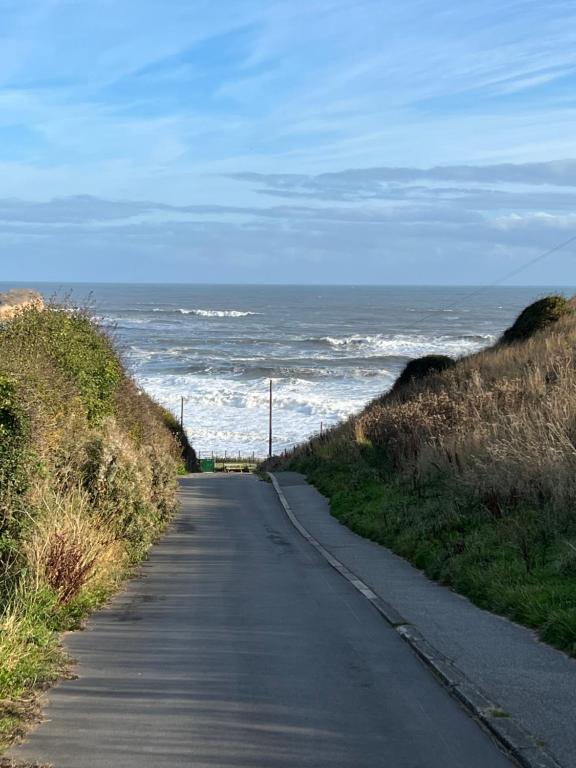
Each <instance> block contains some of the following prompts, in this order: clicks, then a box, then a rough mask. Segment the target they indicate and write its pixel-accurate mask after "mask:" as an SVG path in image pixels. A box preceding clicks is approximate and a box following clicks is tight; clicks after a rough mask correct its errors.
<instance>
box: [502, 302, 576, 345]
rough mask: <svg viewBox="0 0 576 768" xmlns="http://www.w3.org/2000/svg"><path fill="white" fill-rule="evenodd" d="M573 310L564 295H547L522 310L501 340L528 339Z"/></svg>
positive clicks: (511, 341) (507, 341)
mask: <svg viewBox="0 0 576 768" xmlns="http://www.w3.org/2000/svg"><path fill="white" fill-rule="evenodd" d="M571 311H572V307H571V305H570V302H569V301H568V300H567V299H565V298H564V297H563V296H546V297H545V298H543V299H540V300H539V301H535V302H534V303H533V304H530V306H528V307H526V309H524V310H522V312H521V313H520V314H519V315H518V317H517V319H516V320H515V322H514V323H513V324H512V325H511V326H510V328H507V329H506V330H505V331H504V333H503V334H502V338H501V339H500V341H501V343H502V344H512V343H513V342H517V341H526V340H527V339H530V338H531V337H532V336H534V334H535V333H538V332H539V331H542V330H543V329H544V328H548V327H549V326H551V325H553V324H554V323H556V322H558V320H560V318H561V317H564V316H565V315H567V314H569V313H570V312H571Z"/></svg>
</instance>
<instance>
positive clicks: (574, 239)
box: [415, 235, 576, 322]
mask: <svg viewBox="0 0 576 768" xmlns="http://www.w3.org/2000/svg"><path fill="white" fill-rule="evenodd" d="M572 243H576V235H572V237H569V238H568V240H564V241H562V242H561V243H558V244H557V245H554V246H552V248H548V250H546V251H544V252H543V253H539V254H538V256H534V258H532V259H529V260H528V261H526V262H525V263H524V264H521V265H520V266H519V267H515V268H514V269H511V270H510V272H507V273H506V274H505V275H502V277H499V278H498V279H497V280H494V281H493V282H491V283H487V284H486V285H481V286H480V287H479V288H476V289H475V290H473V291H470V293H467V294H465V295H464V296H460V298H459V299H457V300H456V301H454V302H452V303H451V304H447V305H446V306H444V307H441V308H440V309H435V310H433V311H431V312H427V313H426V314H424V315H422V316H421V317H418V318H415V319H416V321H417V322H419V321H420V320H426V319H427V318H429V317H435V316H436V314H437V313H438V312H445V311H446V310H448V309H454V307H457V306H458V305H459V304H460V303H461V302H463V301H467V300H468V299H472V298H474V297H475V296H478V295H479V294H480V293H483V291H486V290H488V289H489V288H495V287H496V286H497V285H500V284H501V283H504V282H506V280H509V279H510V278H511V277H515V276H516V275H519V274H520V273H521V272H524V270H526V269H529V268H530V267H532V266H534V264H537V263H538V262H539V261H543V260H544V259H546V258H547V257H548V256H551V255H552V254H553V253H557V252H558V251H561V250H562V249H563V248H567V247H568V246H569V245H571V244H572Z"/></svg>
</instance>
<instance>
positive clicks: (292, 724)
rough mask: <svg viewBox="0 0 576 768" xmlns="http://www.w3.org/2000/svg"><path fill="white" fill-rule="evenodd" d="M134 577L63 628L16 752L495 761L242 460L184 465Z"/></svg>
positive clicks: (37, 755) (501, 760)
mask: <svg viewBox="0 0 576 768" xmlns="http://www.w3.org/2000/svg"><path fill="white" fill-rule="evenodd" d="M182 502H183V509H182V512H181V514H180V515H179V516H178V518H177V519H176V521H175V522H174V524H173V526H172V529H171V531H170V532H169V534H168V535H167V536H166V537H165V538H164V540H163V541H162V542H161V543H160V544H159V545H158V546H157V547H156V548H155V549H154V550H153V552H152V556H151V558H150V560H149V562H148V563H146V565H145V566H144V568H143V570H142V575H141V577H140V578H138V579H136V580H134V581H132V582H131V583H130V584H129V586H128V588H127V590H126V591H125V592H124V593H123V594H122V595H121V596H119V597H118V598H117V599H116V600H114V601H113V603H112V604H111V605H110V606H109V607H108V608H107V609H106V610H104V611H101V612H100V613H98V614H97V615H96V616H95V617H94V618H93V619H92V621H91V622H90V624H89V628H88V629H87V631H85V632H80V633H75V634H73V635H71V636H69V638H68V641H67V644H68V646H69V647H70V649H71V651H72V653H73V654H74V655H75V656H76V657H77V659H78V661H79V663H78V666H77V669H76V671H77V673H78V675H79V679H77V680H71V681H65V682H63V683H62V684H60V685H59V686H58V687H57V688H56V689H53V690H52V691H51V692H50V694H49V706H48V707H47V709H46V712H45V714H46V717H47V720H48V721H47V722H46V723H45V724H43V725H42V726H40V727H39V728H38V729H37V730H36V731H35V732H34V733H33V735H32V736H31V737H30V738H29V740H28V741H27V742H26V744H25V745H24V746H23V747H21V748H19V749H18V750H16V752H15V756H17V757H19V758H21V759H23V758H27V759H37V760H42V761H46V762H52V763H53V764H54V765H55V766H56V768H112V766H114V768H118V767H119V766H121V768H136V767H138V768H175V767H176V766H190V767H192V768H200V767H202V768H204V767H205V766H206V767H208V766H218V768H239V767H241V766H242V767H244V768H307V767H308V766H316V767H317V768H506V766H508V768H509V767H510V765H511V763H510V762H509V761H508V759H507V758H506V757H504V756H503V755H502V754H501V752H500V751H499V749H498V748H497V747H496V746H495V745H494V744H493V743H492V741H491V739H490V737H489V736H488V735H487V734H486V733H484V731H482V730H481V729H480V727H479V726H478V725H477V724H476V723H475V722H474V721H473V720H471V719H470V718H469V717H468V715H467V714H466V713H465V712H464V711H463V710H462V709H461V708H460V706H459V705H458V704H457V703H456V702H455V701H454V700H453V699H451V698H450V696H449V695H448V694H447V693H446V691H445V690H444V689H443V688H441V687H440V686H439V685H438V684H437V682H436V681H435V680H434V679H433V677H432V675H431V674H430V672H429V671H428V670H427V669H425V668H424V667H423V666H422V665H421V663H420V662H419V661H418V660H417V659H416V658H415V656H414V655H413V653H412V652H411V651H410V649H409V648H408V647H407V646H406V645H405V643H404V642H403V641H402V640H401V639H400V637H398V635H397V633H396V632H395V631H394V630H392V629H391V628H390V627H389V626H388V625H387V624H386V623H385V622H384V621H383V620H382V618H381V617H380V616H379V615H378V614H377V612H376V611H375V610H374V609H373V608H372V607H371V606H370V605H369V604H368V603H367V601H366V600H365V599H364V598H363V597H362V596H361V595H359V594H358V593H357V592H356V591H355V590H354V589H353V587H351V586H350V584H348V583H347V582H346V581H345V580H344V579H342V578H341V577H340V576H339V575H338V574H337V573H336V572H335V571H333V570H332V569H331V568H330V567H329V566H328V565H327V564H326V562H325V561H324V560H323V559H322V558H321V557H320V556H319V555H318V553H317V552H316V551H315V550H314V549H313V548H312V547H310V545H309V544H308V543H307V542H305V541H304V540H303V539H302V537H301V536H300V535H299V534H298V533H297V532H296V531H295V529H294V528H293V527H292V525H291V524H290V523H289V522H288V520H287V518H286V516H285V513H284V511H283V510H282V508H281V506H280V504H279V503H278V500H277V497H276V495H275V493H274V490H273V488H272V487H271V486H270V484H268V483H264V482H261V481H259V480H258V479H257V478H256V477H253V476H242V475H240V476H238V475H204V476H197V477H193V478H190V479H185V480H183V482H182Z"/></svg>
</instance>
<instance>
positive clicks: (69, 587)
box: [23, 486, 126, 605]
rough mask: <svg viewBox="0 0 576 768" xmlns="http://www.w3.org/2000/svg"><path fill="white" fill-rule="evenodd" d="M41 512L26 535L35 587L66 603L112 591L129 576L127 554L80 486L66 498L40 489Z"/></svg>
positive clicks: (29, 571) (26, 553) (25, 548)
mask: <svg viewBox="0 0 576 768" xmlns="http://www.w3.org/2000/svg"><path fill="white" fill-rule="evenodd" d="M35 496H36V497H37V498H38V499H39V501H38V502H37V511H36V513H35V514H34V516H33V517H32V518H31V520H30V523H29V526H28V529H27V531H26V535H25V539H24V544H23V553H24V557H25V560H26V563H27V573H26V577H27V581H28V585H29V588H30V589H32V590H34V591H41V590H42V589H43V588H44V587H48V588H49V589H51V590H53V592H54V593H55V595H56V596H57V601H58V603H59V604H60V605H66V604H67V603H69V602H70V601H71V600H72V599H73V598H74V597H76V596H77V595H79V594H80V592H81V591H82V590H83V589H85V588H87V587H91V588H92V589H110V588H112V587H113V586H114V585H115V584H116V583H117V581H118V579H119V578H120V576H121V575H122V574H123V573H124V570H125V566H126V552H125V549H124V547H123V544H122V542H121V541H120V540H119V539H118V538H116V536H115V535H114V534H113V532H112V531H111V530H110V527H109V526H108V525H106V523H105V521H104V520H103V519H101V518H100V516H99V515H98V514H94V513H93V510H92V509H91V505H90V500H89V497H88V495H87V493H86V491H83V490H82V489H80V488H77V489H76V490H74V491H71V492H68V493H67V494H66V495H61V494H59V493H57V492H55V491H54V490H53V489H51V488H50V487H46V486H44V487H43V488H41V489H37V490H36V492H35Z"/></svg>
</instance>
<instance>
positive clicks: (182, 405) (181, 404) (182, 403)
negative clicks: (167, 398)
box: [180, 395, 184, 429]
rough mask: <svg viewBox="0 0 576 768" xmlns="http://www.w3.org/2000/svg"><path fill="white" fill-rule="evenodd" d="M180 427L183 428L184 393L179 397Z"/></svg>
mask: <svg viewBox="0 0 576 768" xmlns="http://www.w3.org/2000/svg"><path fill="white" fill-rule="evenodd" d="M180 429H184V395H182V397H181V398H180Z"/></svg>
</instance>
